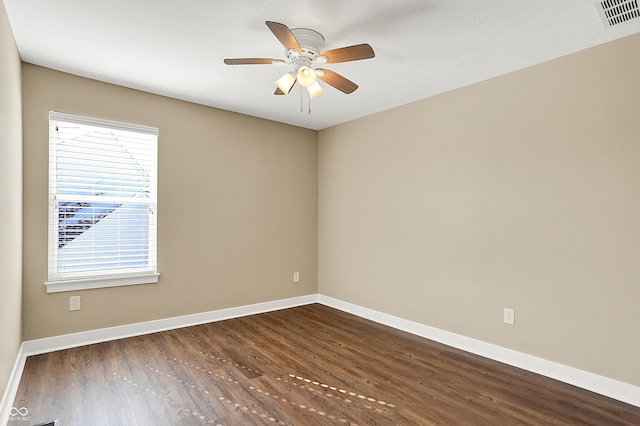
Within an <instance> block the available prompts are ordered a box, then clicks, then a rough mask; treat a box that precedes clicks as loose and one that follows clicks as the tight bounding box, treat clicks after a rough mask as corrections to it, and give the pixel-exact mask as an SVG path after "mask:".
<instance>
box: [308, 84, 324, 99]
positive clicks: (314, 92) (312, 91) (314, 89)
mask: <svg viewBox="0 0 640 426" xmlns="http://www.w3.org/2000/svg"><path fill="white" fill-rule="evenodd" d="M307 90H308V91H309V98H310V99H313V98H315V97H316V96H318V95H319V94H321V93H322V92H324V88H323V87H322V86H320V84H319V83H318V82H317V81H316V82H315V83H313V84H312V85H311V86H310V87H307Z"/></svg>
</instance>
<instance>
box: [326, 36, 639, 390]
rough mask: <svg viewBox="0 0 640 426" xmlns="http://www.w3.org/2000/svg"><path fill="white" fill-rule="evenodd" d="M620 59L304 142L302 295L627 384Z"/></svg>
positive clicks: (592, 61)
mask: <svg viewBox="0 0 640 426" xmlns="http://www.w3.org/2000/svg"><path fill="white" fill-rule="evenodd" d="M638 52H640V34H638V35H634V36H632V37H628V38H625V39H621V40H619V41H615V42H613V43H609V44H606V45H602V46H599V47H595V48H592V49H589V50H586V51H583V52H580V53H577V54H574V55H571V56H568V57H564V58H561V59H558V60H555V61H552V62H548V63H544V64H541V65H538V66H534V67H531V68H528V69H524V70H521V71H518V72H514V73H511V74H509V75H506V76H502V77H499V78H495V79H492V80H489V81H485V82H482V83H479V84H475V85H472V86H468V87H465V88H462V89H459V90H456V91H453V92H449V93H446V94H443V95H440V96H436V97H433V98H430V99H426V100H423V101H420V102H417V103H413V104H410V105H406V106H403V107H400V108H396V109H393V110H390V111H386V112H383V113H380V114H377V115H374V116H370V117H366V118H363V119H360V120H357V121H354V122H350V123H347V124H344V125H340V126H337V127H334V128H330V129H327V130H324V131H321V132H320V135H319V208H320V210H319V271H320V273H319V292H320V293H321V294H324V295H327V296H331V297H335V298H338V299H342V300H345V301H348V302H352V303H356V304H358V305H362V306H365V307H368V308H372V309H375V310H378V311H382V312H386V313H389V314H392V315H397V316H400V317H403V318H406V319H410V320H414V321H417V322H420V323H423V324H427V325H430V326H433V327H437V328H440V329H444V330H448V331H451V332H454V333H458V334H461V335H465V336H469V337H471V338H475V339H479V340H482V341H485V342H490V343H494V344H497V345H500V346H503V347H507V348H512V349H514V350H517V351H521V352H525V353H528V354H532V355H535V356H538V357H541V358H545V359H548V360H552V361H556V362H559V363H562V364H565V365H569V366H573V367H576V368H579V369H583V370H587V371H590V372H593V373H596V374H600V375H604V376H607V377H610V378H614V379H617V380H620V381H623V382H627V383H630V384H633V385H636V386H638V385H640V368H638V359H640V339H639V338H638V336H639V334H638V333H639V328H640V309H639V307H638V301H639V300H640V55H638ZM504 307H510V308H514V309H515V313H516V325H515V326H509V325H506V324H504V323H503V322H502V313H503V312H502V311H503V308H504Z"/></svg>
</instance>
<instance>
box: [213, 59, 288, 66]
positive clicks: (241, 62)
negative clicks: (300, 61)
mask: <svg viewBox="0 0 640 426" xmlns="http://www.w3.org/2000/svg"><path fill="white" fill-rule="evenodd" d="M224 63H225V64H227V65H271V64H280V63H282V64H283V63H284V61H283V60H282V59H273V58H227V59H225V60H224Z"/></svg>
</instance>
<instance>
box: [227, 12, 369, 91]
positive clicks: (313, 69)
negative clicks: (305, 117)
mask: <svg viewBox="0 0 640 426" xmlns="http://www.w3.org/2000/svg"><path fill="white" fill-rule="evenodd" d="M265 24H266V25H267V27H269V29H270V30H271V32H272V33H273V34H274V35H275V36H276V38H277V39H278V40H279V41H280V43H282V45H283V46H284V47H285V49H286V50H285V56H286V60H283V59H274V58H228V59H225V60H224V63H225V64H227V65H253V64H291V65H293V71H291V72H287V73H285V74H284V75H283V76H282V77H280V78H279V79H278V80H276V81H275V82H274V83H275V84H276V86H277V88H276V91H275V93H274V95H287V94H289V92H290V91H291V89H292V88H293V86H294V85H295V84H296V82H297V83H298V84H299V85H300V86H302V87H305V88H306V89H307V91H308V92H309V99H311V98H315V97H316V96H318V95H319V94H321V93H322V92H324V88H323V87H322V86H320V84H319V83H318V79H320V80H322V81H323V82H325V83H327V84H328V85H330V86H333V87H335V88H336V89H338V90H340V91H341V92H343V93H346V94H349V93H353V92H354V91H355V90H356V89H357V88H358V85H357V84H355V83H354V82H353V81H351V80H348V79H347V78H345V77H343V76H341V75H340V74H338V73H336V72H334V71H331V70H329V69H326V68H319V67H317V66H318V65H323V64H335V63H338V62H350V61H359V60H361V59H369V58H373V57H374V56H375V53H374V51H373V49H372V48H371V46H369V45H368V44H366V43H363V44H357V45H353V46H347V47H341V48H338V49H332V50H327V51H324V52H322V51H321V48H322V46H323V45H324V37H323V36H322V34H320V33H319V32H317V31H314V30H310V29H308V28H293V29H289V28H288V27H287V26H286V25H284V24H281V23H278V22H273V21H266V22H265Z"/></svg>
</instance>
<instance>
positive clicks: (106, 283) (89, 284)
mask: <svg viewBox="0 0 640 426" xmlns="http://www.w3.org/2000/svg"><path fill="white" fill-rule="evenodd" d="M159 276H160V274H158V273H148V274H141V275H128V276H122V275H120V276H116V277H99V278H85V279H75V280H60V281H47V282H46V283H44V285H45V286H47V293H60V292H63V291H76V290H89V289H92V288H105V287H120V286H125V285H138V284H153V283H157V282H158V277H159Z"/></svg>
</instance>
